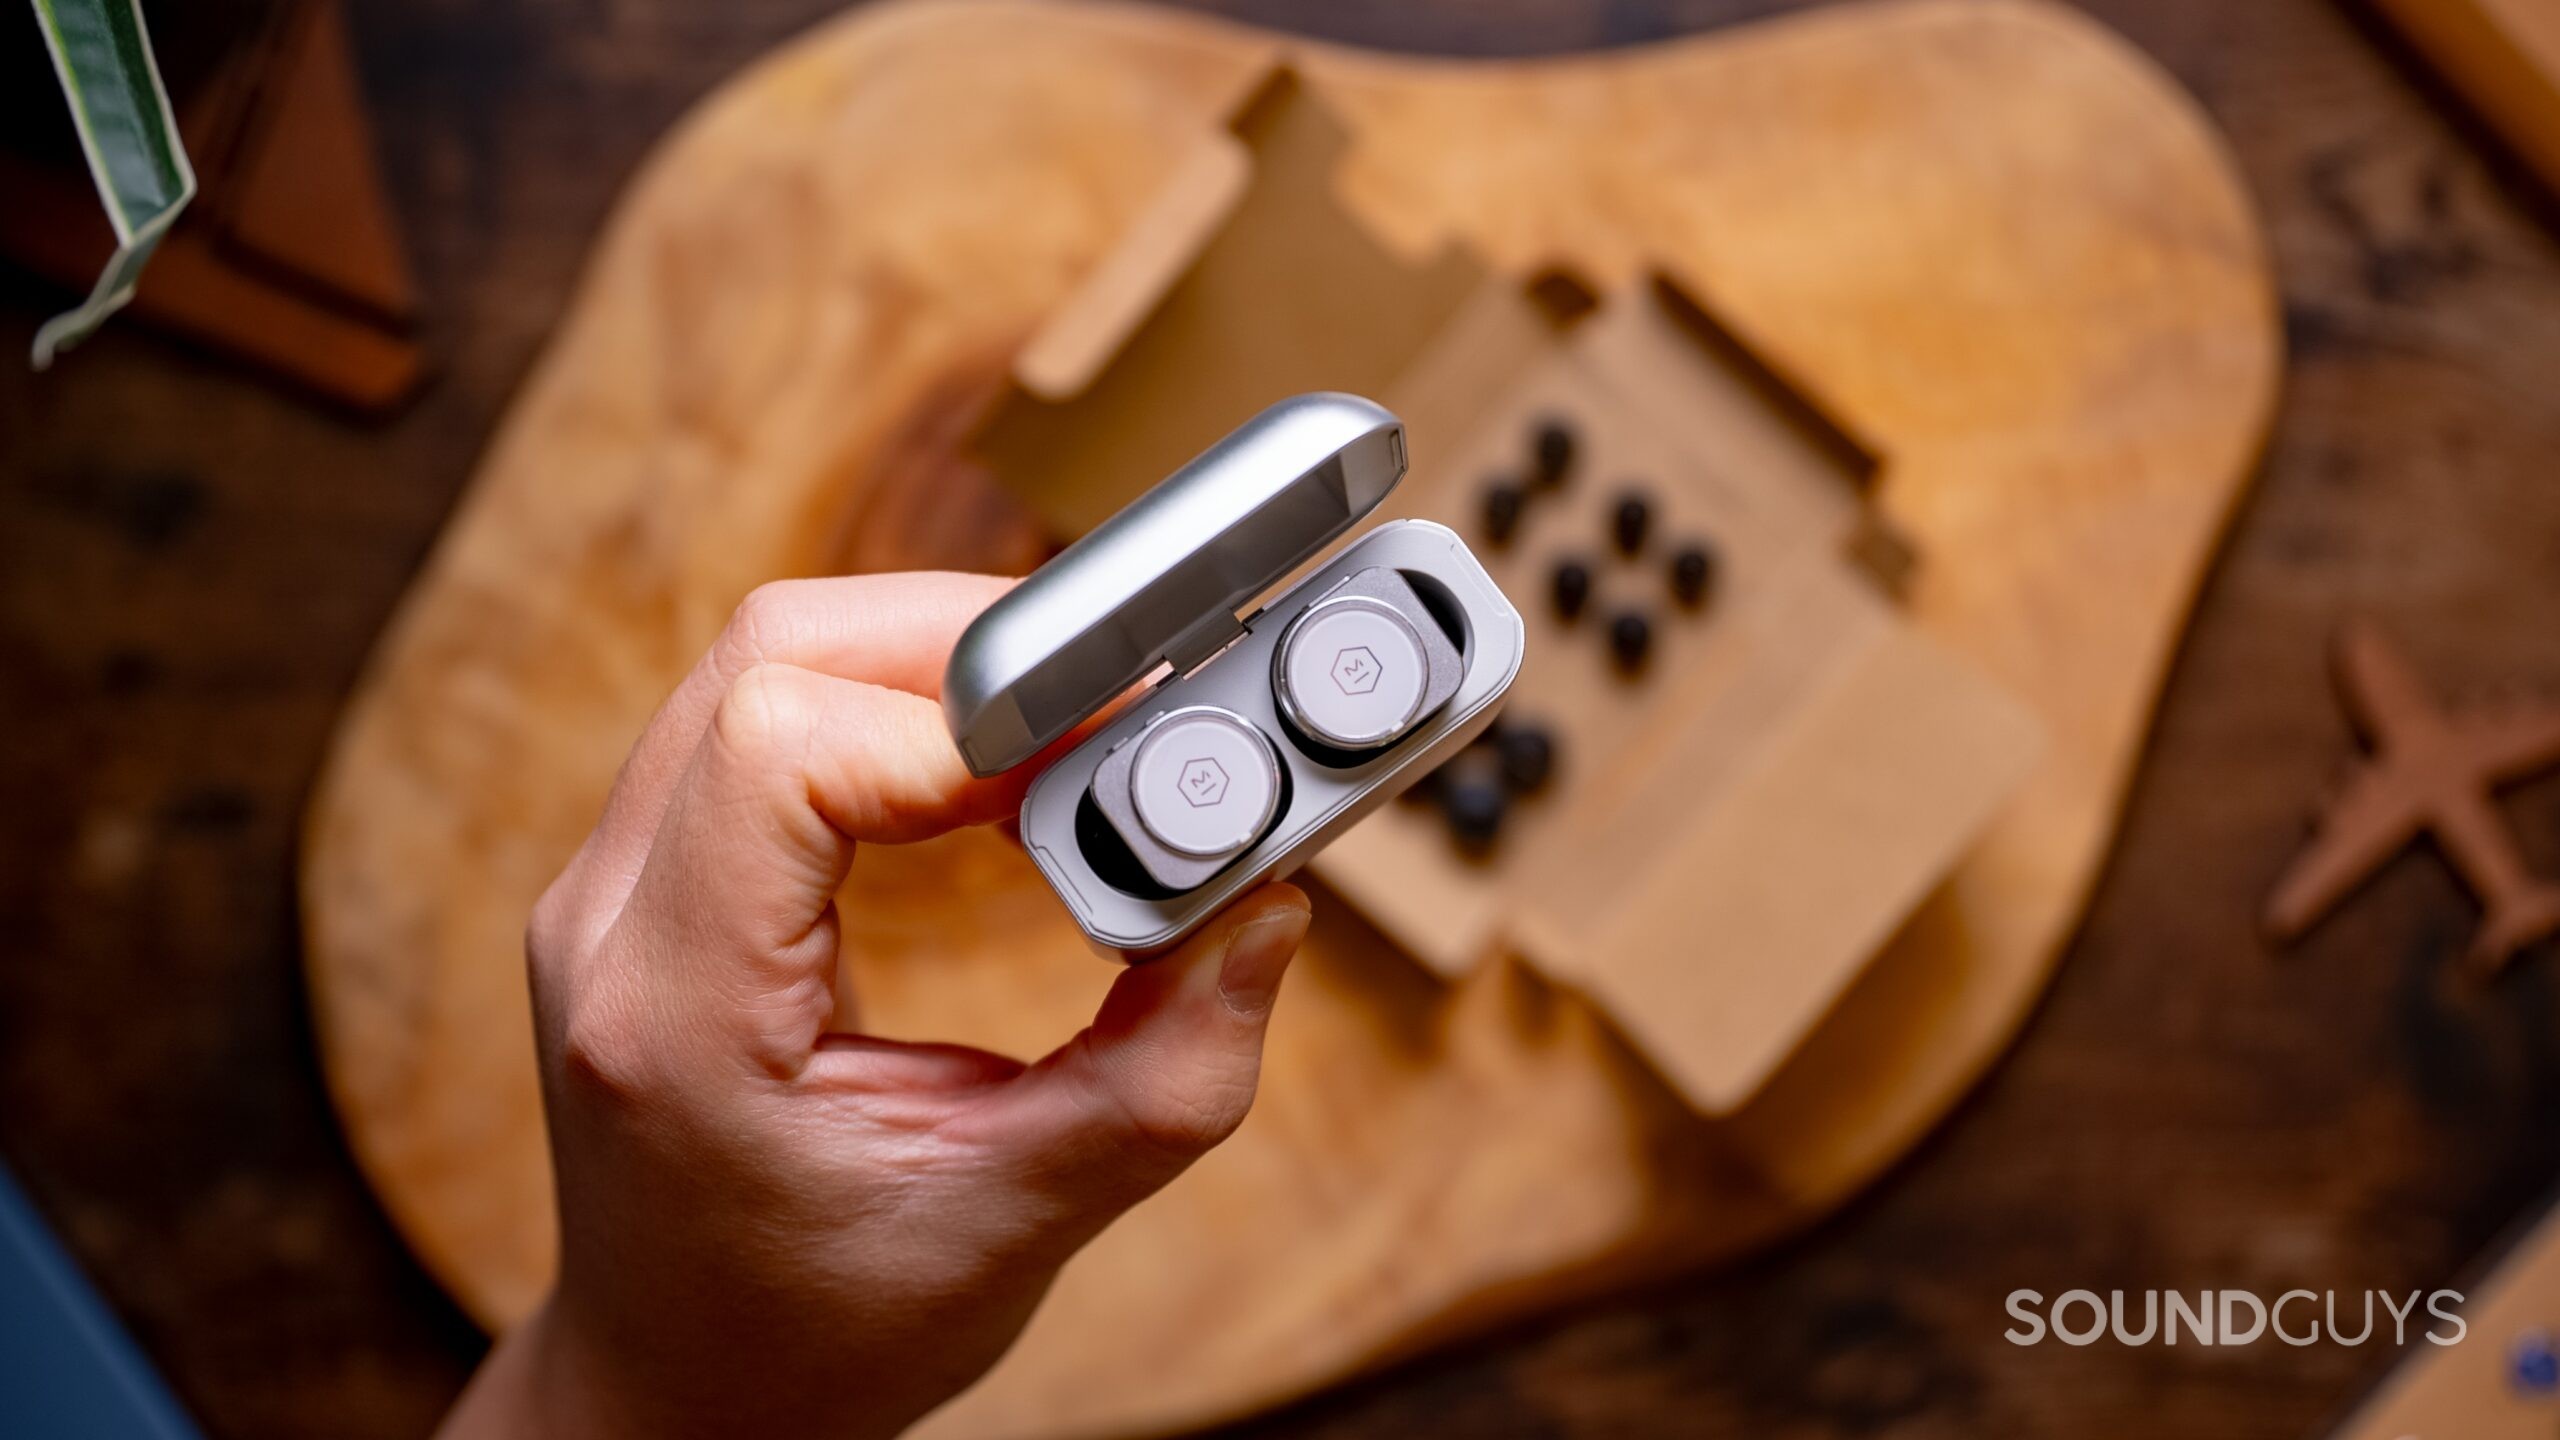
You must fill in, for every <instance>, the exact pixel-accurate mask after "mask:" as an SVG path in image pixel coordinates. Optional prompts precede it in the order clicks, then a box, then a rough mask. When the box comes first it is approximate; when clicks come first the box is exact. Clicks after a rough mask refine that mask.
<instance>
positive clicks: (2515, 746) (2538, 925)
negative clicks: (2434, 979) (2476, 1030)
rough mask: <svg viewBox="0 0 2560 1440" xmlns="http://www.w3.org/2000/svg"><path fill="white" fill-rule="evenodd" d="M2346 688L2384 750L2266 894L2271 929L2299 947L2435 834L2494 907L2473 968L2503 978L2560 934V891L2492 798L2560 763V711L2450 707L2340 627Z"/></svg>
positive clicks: (2360, 765)
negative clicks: (2538, 869)
mask: <svg viewBox="0 0 2560 1440" xmlns="http://www.w3.org/2000/svg"><path fill="white" fill-rule="evenodd" d="M2333 663H2334V665H2335V666H2336V671H2337V680H2338V690H2339V694H2340V697H2341V698H2342V699H2343V700H2344V701H2345V703H2346V707H2347V714H2348V716H2349V718H2350V719H2351V720H2353V722H2354V723H2355V727H2356V730H2357V733H2359V734H2360V735H2362V736H2363V737H2364V739H2365V742H2366V746H2367V748H2368V749H2370V750H2371V751H2372V755H2371V757H2370V758H2368V759H2365V760H2361V761H2358V762H2356V764H2355V766H2354V768H2353V769H2352V770H2351V771H2350V772H2349V774H2348V776H2347V780H2346V783H2345V785H2344V786H2342V787H2341V788H2340V790H2339V792H2338V794H2337V796H2336V797H2335V798H2334V799H2333V800H2331V801H2330V802H2329V804H2328V805H2327V806H2326V807H2325V809H2324V810H2323V812H2322V814H2321V817H2320V821H2319V824H2318V827H2317V829H2316V830H2315V831H2314V833H2313V836H2312V840H2311V846H2310V848H2309V849H2307V850H2305V851H2304V852H2303V853H2302V854H2301V856H2299V857H2298V858H2297V859H2295V861H2294V862H2293V866H2292V868H2291V869H2289V870H2287V871H2286V872H2285V874H2284V877H2283V878H2282V879H2281V880H2279V881H2278V882H2277V883H2276V887H2275V891H2274V893H2273V894H2271V895H2269V896H2268V897H2267V908H2266V916H2265V923H2266V928H2267V932H2268V933H2269V934H2270V935H2271V936H2273V937H2274V938H2275V939H2277V940H2291V939H2293V938H2295V937H2296V936H2299V935H2301V934H2302V933H2303V932H2304V931H2306V930H2308V929H2310V928H2311V926H2312V925H2313V924H2314V923H2315V922H2316V921H2318V920H2319V918H2320V917H2321V916H2322V915H2324V914H2326V913H2328V911H2329V910H2330V908H2331V907H2333V906H2335V905H2336V904H2337V903H2338V902H2339V901H2340V900H2342V899H2344V898H2345V897H2346V896H2347V895H2348V893H2349V892H2351V891H2353V890H2354V889H2355V888H2356V887H2357V886H2359V885H2361V884H2363V883H2364V881H2365V880H2366V879H2367V878H2368V877H2370V876H2371V875H2372V874H2373V873H2374V872H2375V871H2377V870H2379V869H2381V868H2382V865H2383V862H2384V861H2386V860H2389V859H2390V858H2391V857H2392V856H2393V855H2395V854H2397V853H2398V852H2399V850H2400V848H2401V847H2402V846H2404V845H2407V844H2408V843H2409V842H2410V841H2411V840H2414V839H2416V838H2417V837H2418V836H2419V835H2420V834H2421V833H2424V834H2428V835H2431V836H2433V837H2434V838H2435V842H2436V844H2437V846H2438V847H2439V848H2440V849H2442V850H2443V852H2444V854H2445V858H2446V859H2447V860H2449V861H2450V862H2451V863H2452V865H2453V868H2454V872H2455V873H2456V874H2457V875H2459V876H2461V877H2462V880H2463V883H2464V884H2465V885H2467V886H2469V887H2470V890H2471V892H2472V894H2474V895H2476V896H2478V897H2479V900H2480V906H2481V910H2482V912H2483V914H2482V917H2481V922H2480V929H2479V931H2478V932H2477V933H2476V934H2475V935H2474V936H2473V937H2472V942H2471V961H2472V963H2473V964H2474V966H2476V967H2477V968H2478V970H2479V971H2480V972H2481V973H2482V974H2484V975H2486V974H2492V973H2495V972H2496V971H2497V970H2498V969H2499V968H2500V967H2502V966H2504V965H2505V964H2506V962H2507V961H2508V960H2509V959H2510V958H2512V957H2513V956H2514V955H2515V953H2516V952H2517V951H2518V950H2521V949H2523V948H2524V947H2525V946H2527V945H2530V944H2532V943H2533V942H2534V941H2536V940H2539V939H2542V938H2544V937H2545V936H2548V935H2552V934H2555V933H2560V885H2554V884H2552V883H2551V882H2549V881H2546V880H2543V879H2540V878H2538V877H2536V876H2535V875H2533V874H2532V873H2531V872H2530V871H2528V870H2527V869H2526V868H2525V863H2524V855H2523V853H2522V852H2521V851H2520V850H2519V849H2518V848H2517V846H2516V839H2515V835H2514V833H2513V832H2511V831H2510V830H2509V829H2508V828H2507V823H2506V819H2505V817H2504V816H2502V815H2500V814H2499V813H2498V810H2497V806H2496V803H2495V800H2494V796H2495V794H2496V791H2497V789H2498V788H2499V787H2500V786H2502V785H2507V784H2511V783H2513V782H2515V781H2517V780H2521V779H2523V778H2525V777H2526V776H2528V775H2532V774H2534V773H2536V772H2537V771H2541V770H2545V769H2548V768H2550V767H2551V766H2553V765H2555V764H2560V704H2554V703H2550V702H2541V703H2529V702H2495V703H2491V704H2486V705H2481V706H2477V707H2471V708H2464V709H2448V708H2446V707H2444V706H2442V705H2440V704H2438V703H2437V701H2436V699H2435V697H2434V696H2432V695H2430V694H2429V693H2428V692H2427V689H2426V687H2425V685H2424V684H2422V683H2421V682H2420V681H2419V679H2418V677H2417V674H2416V672H2414V671H2412V670H2411V669H2410V668H2409V664H2408V661H2407V660H2406V659H2405V658H2404V657H2403V656H2402V655H2401V654H2400V652H2399V651H2398V650H2396V649H2394V648H2393V647H2392V645H2391V644H2390V642H2389V641H2387V640H2385V639H2383V637H2382V635H2381V633H2380V632H2379V631H2377V630H2376V629H2374V628H2373V627H2372V626H2371V625H2368V624H2365V623H2362V622H2351V623H2349V624H2348V625H2347V627H2346V628H2345V629H2343V630H2341V631H2340V632H2339V635H2338V639H2337V645H2336V653H2335V656H2334V659H2333Z"/></svg>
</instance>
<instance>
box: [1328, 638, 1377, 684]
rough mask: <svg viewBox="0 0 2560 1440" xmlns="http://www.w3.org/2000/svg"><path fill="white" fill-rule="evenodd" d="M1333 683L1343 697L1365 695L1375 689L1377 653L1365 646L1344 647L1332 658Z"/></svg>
mask: <svg viewBox="0 0 2560 1440" xmlns="http://www.w3.org/2000/svg"><path fill="white" fill-rule="evenodd" d="M1333 683H1334V684H1335V685H1336V686H1338V687H1340V689H1341V691H1342V693H1343V694H1345V695H1366V694H1368V693H1369V692H1370V691H1372V690H1375V689H1377V688H1378V656H1377V652H1376V651H1374V650H1371V649H1370V648H1369V647H1368V646H1366V645H1346V646H1344V647H1343V648H1342V649H1341V650H1340V651H1338V652H1337V653H1336V654H1335V655H1334V657H1333Z"/></svg>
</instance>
